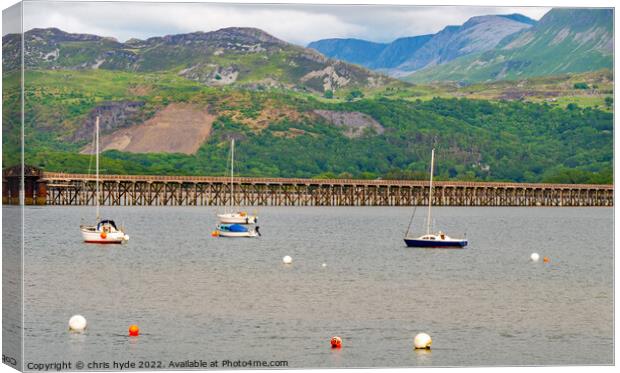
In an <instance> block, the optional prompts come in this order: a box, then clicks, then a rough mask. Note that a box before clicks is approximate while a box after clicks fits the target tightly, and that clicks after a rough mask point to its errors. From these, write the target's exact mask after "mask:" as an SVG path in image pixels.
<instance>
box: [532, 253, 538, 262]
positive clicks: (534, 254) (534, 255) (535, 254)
mask: <svg viewBox="0 0 620 373" xmlns="http://www.w3.org/2000/svg"><path fill="white" fill-rule="evenodd" d="M530 259H532V262H537V261H538V259H540V255H538V253H532V255H530Z"/></svg>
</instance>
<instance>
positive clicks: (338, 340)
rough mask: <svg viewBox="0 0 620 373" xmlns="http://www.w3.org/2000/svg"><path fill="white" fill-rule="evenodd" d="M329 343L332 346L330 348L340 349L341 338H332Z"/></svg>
mask: <svg viewBox="0 0 620 373" xmlns="http://www.w3.org/2000/svg"><path fill="white" fill-rule="evenodd" d="M330 343H331V345H332V348H340V347H342V338H340V337H338V336H336V337H332V339H331V341H330Z"/></svg>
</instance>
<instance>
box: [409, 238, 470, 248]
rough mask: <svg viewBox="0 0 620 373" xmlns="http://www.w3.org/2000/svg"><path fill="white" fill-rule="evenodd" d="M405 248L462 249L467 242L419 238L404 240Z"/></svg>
mask: <svg viewBox="0 0 620 373" xmlns="http://www.w3.org/2000/svg"><path fill="white" fill-rule="evenodd" d="M405 244H407V247H426V248H438V249H462V248H464V247H465V246H467V240H445V241H441V240H421V239H419V238H405Z"/></svg>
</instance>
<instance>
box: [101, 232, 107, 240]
mask: <svg viewBox="0 0 620 373" xmlns="http://www.w3.org/2000/svg"><path fill="white" fill-rule="evenodd" d="M100 236H101V238H102V239H104V240H105V238H106V237H108V234H107V233H106V232H101V234H100Z"/></svg>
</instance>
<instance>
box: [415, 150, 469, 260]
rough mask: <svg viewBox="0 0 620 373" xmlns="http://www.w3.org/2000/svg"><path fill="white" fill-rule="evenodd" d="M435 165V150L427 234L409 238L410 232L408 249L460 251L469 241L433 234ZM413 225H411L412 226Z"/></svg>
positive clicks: (443, 234) (432, 159)
mask: <svg viewBox="0 0 620 373" xmlns="http://www.w3.org/2000/svg"><path fill="white" fill-rule="evenodd" d="M434 163H435V148H433V150H432V152H431V178H430V183H429V190H428V216H427V219H426V234H425V235H422V236H420V237H409V231H407V234H406V235H405V243H406V244H407V246H408V247H429V248H430V247H436V248H452V249H460V248H463V247H465V246H467V239H464V238H452V237H449V236H448V235H447V234H445V233H444V232H442V231H439V232H437V233H431V208H432V206H433V167H434ZM410 225H411V224H410Z"/></svg>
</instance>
